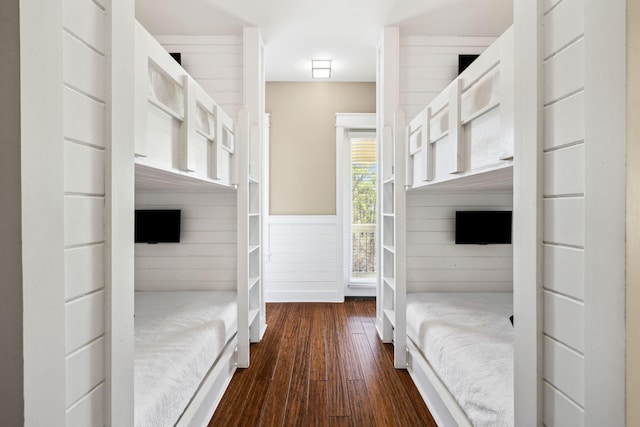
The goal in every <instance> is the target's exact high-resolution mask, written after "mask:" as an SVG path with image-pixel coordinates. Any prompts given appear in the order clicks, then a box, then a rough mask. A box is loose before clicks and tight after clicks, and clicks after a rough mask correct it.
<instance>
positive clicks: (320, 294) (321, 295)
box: [264, 290, 344, 302]
mask: <svg viewBox="0 0 640 427" xmlns="http://www.w3.org/2000/svg"><path fill="white" fill-rule="evenodd" d="M264 296H265V301H266V302H344V298H343V297H342V295H339V294H338V292H328V291H295V290H277V291H268V290H265V293H264Z"/></svg>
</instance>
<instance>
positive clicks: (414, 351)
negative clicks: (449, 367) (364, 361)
mask: <svg viewBox="0 0 640 427" xmlns="http://www.w3.org/2000/svg"><path fill="white" fill-rule="evenodd" d="M407 371H409V375H411V379H412V380H413V382H414V383H415V385H416V387H417V389H418V391H419V392H420V395H421V396H422V399H423V400H424V401H425V402H426V403H427V406H428V407H429V412H430V413H431V415H432V416H433V419H434V420H435V422H436V424H437V425H438V426H440V427H471V422H470V421H469V418H467V415H466V414H465V412H464V411H463V410H462V408H461V407H460V405H459V404H458V402H457V400H456V399H455V397H453V395H452V394H451V392H450V391H449V389H448V388H447V386H446V385H444V383H443V382H442V380H441V379H440V377H439V376H438V374H437V373H436V371H435V370H434V369H433V368H432V367H431V364H430V363H429V362H428V361H427V359H426V358H425V357H424V356H423V354H422V352H421V351H420V350H419V349H418V347H416V345H415V344H414V343H413V341H411V339H410V338H409V337H407Z"/></svg>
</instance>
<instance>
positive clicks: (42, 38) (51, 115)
mask: <svg viewBox="0 0 640 427" xmlns="http://www.w3.org/2000/svg"><path fill="white" fill-rule="evenodd" d="M63 3H64V2H63V1H62V0H53V1H39V2H33V1H26V0H21V1H20V56H19V61H20V122H21V141H20V144H21V160H22V161H21V169H22V181H21V185H22V192H21V194H22V272H23V273H22V274H23V276H22V301H23V317H22V318H23V335H22V336H23V340H24V341H23V346H24V347H23V348H24V350H23V357H24V366H16V367H15V368H14V369H24V371H23V373H24V376H23V378H24V425H25V426H39V425H55V426H62V425H65V424H66V413H65V408H66V406H67V405H66V401H65V393H64V390H65V383H66V379H65V304H64V300H65V295H64V292H65V285H64V197H63V195H64V170H63V169H64V156H63V154H64V153H63V148H64V147H63V144H62V141H63V133H64V131H63V114H62V106H63V75H62V70H63V58H64V55H63V52H62V49H63V48H62V43H61V37H62V27H63V18H62V15H63V6H64V5H63ZM3 19H5V18H4V17H3ZM3 143H4V142H3ZM43 350H46V351H43Z"/></svg>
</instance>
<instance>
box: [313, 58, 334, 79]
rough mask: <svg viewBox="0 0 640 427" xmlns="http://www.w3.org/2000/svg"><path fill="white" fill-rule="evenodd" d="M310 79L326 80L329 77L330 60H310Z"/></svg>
mask: <svg viewBox="0 0 640 427" xmlns="http://www.w3.org/2000/svg"><path fill="white" fill-rule="evenodd" d="M311 77H313V78H314V79H328V78H330V77H331V60H330V59H313V60H311Z"/></svg>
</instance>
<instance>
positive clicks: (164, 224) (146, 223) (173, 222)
mask: <svg viewBox="0 0 640 427" xmlns="http://www.w3.org/2000/svg"><path fill="white" fill-rule="evenodd" d="M135 242H136V243H179V242H180V210H179V209H163V210H148V209H140V210H136V217H135Z"/></svg>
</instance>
